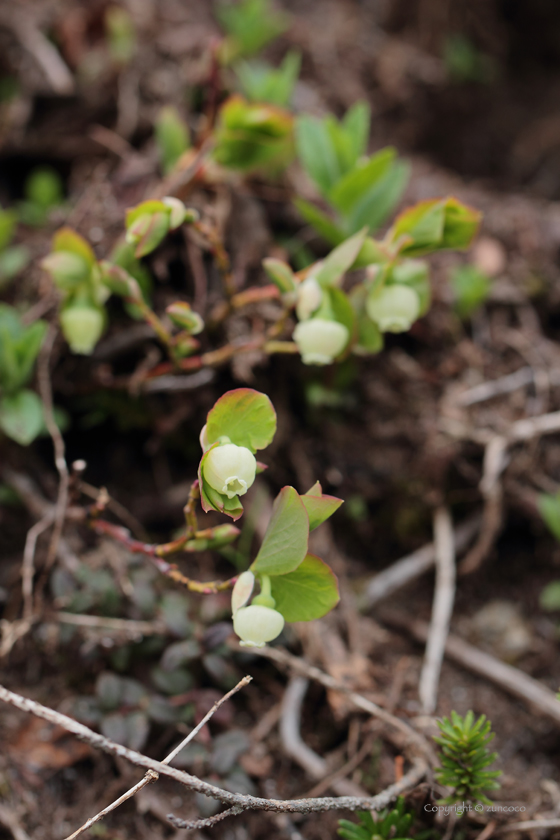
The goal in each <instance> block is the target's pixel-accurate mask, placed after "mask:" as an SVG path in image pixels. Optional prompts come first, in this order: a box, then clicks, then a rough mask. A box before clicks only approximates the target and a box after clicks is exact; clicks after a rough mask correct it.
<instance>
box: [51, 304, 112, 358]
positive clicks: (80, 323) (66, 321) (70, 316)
mask: <svg viewBox="0 0 560 840" xmlns="http://www.w3.org/2000/svg"><path fill="white" fill-rule="evenodd" d="M103 321H104V319H103V313H102V312H101V311H100V310H99V309H95V308H94V307H93V306H86V305H85V304H77V305H76V306H70V307H68V309H64V310H63V311H62V312H61V313H60V326H61V327H62V332H63V334H64V338H65V339H66V341H67V342H68V344H69V345H70V349H71V350H72V352H73V353H80V354H81V355H84V356H89V355H90V353H92V352H93V348H94V347H95V345H96V344H97V342H98V341H99V339H100V337H101V333H102V332H103Z"/></svg>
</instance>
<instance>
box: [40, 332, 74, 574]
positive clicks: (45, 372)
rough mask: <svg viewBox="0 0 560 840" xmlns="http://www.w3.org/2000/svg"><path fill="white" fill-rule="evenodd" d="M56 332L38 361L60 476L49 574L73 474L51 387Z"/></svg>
mask: <svg viewBox="0 0 560 840" xmlns="http://www.w3.org/2000/svg"><path fill="white" fill-rule="evenodd" d="M57 332H58V330H57V327H56V326H55V325H54V324H51V326H50V327H49V331H48V333H47V337H46V338H45V341H44V343H43V346H42V348H41V352H40V353H39V359H38V362H37V381H38V384H39V393H40V394H41V399H42V401H43V414H44V417H45V425H46V427H47V431H48V433H49V435H50V436H51V439H52V442H53V447H54V456H55V457H54V462H55V465H56V468H57V470H58V475H59V484H58V497H57V500H56V506H55V516H54V526H53V532H52V536H51V541H50V545H49V550H48V553H47V558H46V560H45V571H44V573H45V572H47V571H48V570H49V568H50V567H51V566H52V564H53V563H54V560H55V558H56V552H57V550H58V543H59V542H60V538H61V536H62V529H63V527H64V517H65V515H66V507H67V505H68V491H69V487H70V474H69V472H68V465H67V464H66V447H65V445H64V438H63V437H62V435H61V433H60V429H59V428H58V426H57V425H56V421H55V419H54V410H53V396H52V386H51V379H50V373H49V363H50V359H51V353H52V349H53V346H54V342H55V339H56V336H57ZM44 573H43V575H44Z"/></svg>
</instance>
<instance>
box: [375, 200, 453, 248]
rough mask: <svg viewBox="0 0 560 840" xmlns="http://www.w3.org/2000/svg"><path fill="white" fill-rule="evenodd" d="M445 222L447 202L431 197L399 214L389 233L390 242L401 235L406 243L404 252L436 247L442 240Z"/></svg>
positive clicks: (396, 239) (395, 240)
mask: <svg viewBox="0 0 560 840" xmlns="http://www.w3.org/2000/svg"><path fill="white" fill-rule="evenodd" d="M444 224H445V204H444V201H443V200H442V199H430V200H428V201H421V202H419V203H418V204H415V205H414V207H408V208H407V209H406V210H405V211H404V212H402V213H401V214H400V215H399V216H397V218H396V220H395V223H394V225H393V227H392V228H391V230H390V231H389V234H388V239H389V241H390V242H397V241H398V240H399V239H400V238H401V237H403V238H404V242H405V243H406V244H405V245H404V247H403V248H402V253H403V254H404V253H405V252H406V253H407V254H409V253H410V252H411V251H414V253H416V252H417V251H418V250H422V249H425V248H428V249H429V248H434V247H436V246H437V245H438V243H439V242H441V240H442V237H443V228H444Z"/></svg>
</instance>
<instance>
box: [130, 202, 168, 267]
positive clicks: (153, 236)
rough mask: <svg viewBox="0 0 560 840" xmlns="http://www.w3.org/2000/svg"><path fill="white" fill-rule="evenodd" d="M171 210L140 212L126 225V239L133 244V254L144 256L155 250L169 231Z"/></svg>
mask: <svg viewBox="0 0 560 840" xmlns="http://www.w3.org/2000/svg"><path fill="white" fill-rule="evenodd" d="M170 215H171V212H170V211H167V210H166V212H165V213H163V212H155V213H142V214H141V215H140V216H138V217H137V218H136V219H135V220H134V221H133V222H132V224H131V225H130V226H129V227H128V230H127V232H126V241H127V242H128V244H129V245H135V246H136V247H135V251H134V255H135V256H136V257H145V256H146V254H149V253H151V251H153V250H155V249H156V248H157V246H158V245H159V244H160V242H161V241H162V240H163V239H164V238H165V236H166V235H167V233H168V231H169V219H170Z"/></svg>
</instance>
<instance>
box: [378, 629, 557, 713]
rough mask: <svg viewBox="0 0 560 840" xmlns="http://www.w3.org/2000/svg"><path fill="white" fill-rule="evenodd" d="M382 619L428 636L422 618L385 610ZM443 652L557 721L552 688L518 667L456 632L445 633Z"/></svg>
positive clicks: (418, 635) (423, 638) (420, 638)
mask: <svg viewBox="0 0 560 840" xmlns="http://www.w3.org/2000/svg"><path fill="white" fill-rule="evenodd" d="M382 619H383V621H384V622H385V623H387V624H389V625H391V626H394V627H397V628H399V629H403V630H406V631H407V632H409V633H410V634H411V635H412V636H413V637H414V638H415V639H418V641H420V642H425V641H426V639H427V637H428V625H427V624H426V622H425V621H411V620H410V619H409V618H408V617H407V616H405V615H403V614H402V613H387V614H386V615H383V616H382ZM445 653H446V655H447V656H449V658H450V659H453V660H455V662H457V663H458V664H459V665H462V666H463V667H464V668H467V669H468V670H469V671H473V673H475V674H480V676H482V677H486V678H487V679H489V680H490V681H491V682H493V683H495V684H496V685H498V686H500V688H503V689H504V690H505V691H507V692H509V693H510V694H513V695H514V696H515V697H519V698H520V699H521V700H523V701H524V702H525V703H528V704H529V705H532V706H534V707H535V708H536V709H537V710H538V711H539V712H541V713H542V714H544V715H546V716H547V717H548V718H550V719H551V720H553V721H554V722H555V723H556V724H560V702H558V700H557V699H556V695H555V694H554V692H553V691H551V690H550V689H549V688H546V686H544V685H542V683H540V682H538V680H535V679H533V677H530V676H529V675H528V674H525V673H524V672H523V671H520V670H519V668H514V667H513V666H512V665H506V663H505V662H502V661H501V659H496V657H495V656H490V654H488V653H485V652H484V651H482V650H480V649H479V648H477V647H474V645H470V644H469V643H468V642H464V641H463V640H462V639H459V638H458V637H457V636H449V637H448V639H447V642H446V644H445Z"/></svg>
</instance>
